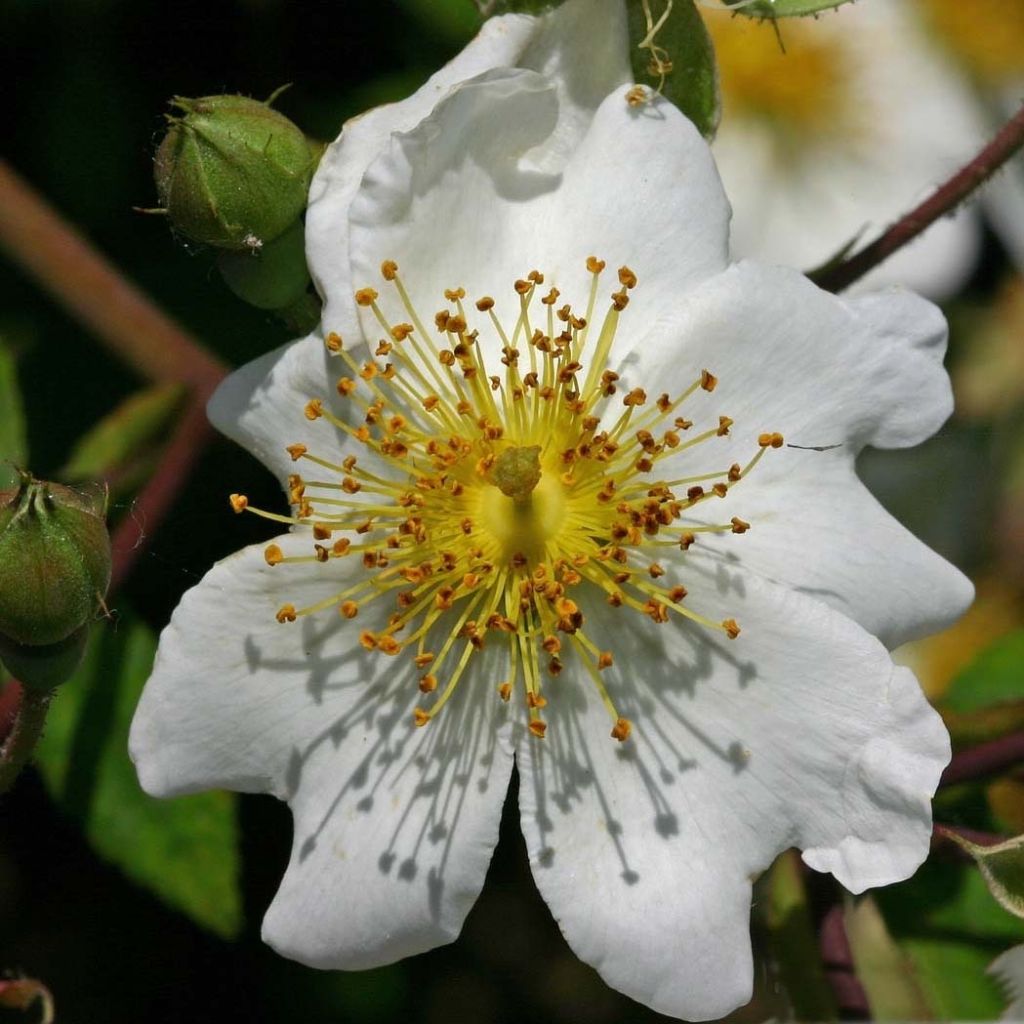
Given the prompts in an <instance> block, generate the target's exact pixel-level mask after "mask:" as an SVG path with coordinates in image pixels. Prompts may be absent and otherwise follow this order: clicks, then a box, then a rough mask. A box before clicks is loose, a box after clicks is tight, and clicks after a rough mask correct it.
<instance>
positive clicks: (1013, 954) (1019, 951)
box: [986, 945, 1024, 1021]
mask: <svg viewBox="0 0 1024 1024" xmlns="http://www.w3.org/2000/svg"><path fill="white" fill-rule="evenodd" d="M986 973H988V974H991V975H992V977H993V978H995V979H996V981H998V982H999V984H1000V986H1001V987H1002V989H1003V992H1004V993H1005V995H1006V1002H1007V1006H1006V1010H1005V1011H1004V1012H1003V1015H1002V1017H1001V1018H1000V1020H1008V1021H1019V1020H1021V1019H1024V945H1022V946H1012V947H1011V948H1010V949H1008V950H1007V951H1006V952H1005V953H1001V954H1000V955H999V956H997V957H996V958H995V960H993V961H992V963H991V964H989V967H988V971H987V972H986Z"/></svg>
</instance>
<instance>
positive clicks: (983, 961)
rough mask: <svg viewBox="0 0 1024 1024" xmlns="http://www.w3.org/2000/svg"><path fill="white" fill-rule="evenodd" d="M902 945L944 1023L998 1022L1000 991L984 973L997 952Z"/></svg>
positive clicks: (922, 942) (927, 941)
mask: <svg viewBox="0 0 1024 1024" xmlns="http://www.w3.org/2000/svg"><path fill="white" fill-rule="evenodd" d="M990 902H991V901H990ZM901 945H902V946H903V949H904V950H905V951H906V954H907V957H908V958H909V959H910V962H911V963H912V964H913V966H914V969H915V971H916V973H917V977H918V979H919V982H920V984H921V987H922V988H923V989H925V991H927V993H928V999H929V1001H930V1002H931V1004H932V1005H933V1006H934V1007H935V1013H936V1014H937V1016H938V1017H939V1018H940V1019H941V1020H995V1019H996V1018H997V1017H998V1016H999V1014H1000V1013H1001V1012H1002V1009H1003V1000H1002V997H1001V996H1000V993H999V988H998V986H997V985H996V984H995V982H994V981H993V979H992V978H991V977H989V975H987V974H986V973H985V972H986V969H987V968H988V965H989V962H990V961H991V960H992V957H993V956H994V954H995V952H996V950H994V949H992V948H991V947H987V946H984V945H973V944H970V943H964V942H955V941H949V940H946V939H933V938H920V939H918V938H915V939H908V940H906V941H905V942H903V943H901Z"/></svg>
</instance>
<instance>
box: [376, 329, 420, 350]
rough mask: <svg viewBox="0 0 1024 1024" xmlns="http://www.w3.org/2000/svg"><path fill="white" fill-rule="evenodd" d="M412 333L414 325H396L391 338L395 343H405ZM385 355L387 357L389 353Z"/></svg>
mask: <svg viewBox="0 0 1024 1024" xmlns="http://www.w3.org/2000/svg"><path fill="white" fill-rule="evenodd" d="M412 332H413V326H412V324H395V326H394V327H392V328H391V337H392V338H394V339H395V341H405V339H406V338H408V337H409V335H410V334H412ZM383 354H384V355H386V354H387V353H383Z"/></svg>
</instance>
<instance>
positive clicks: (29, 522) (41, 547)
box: [0, 473, 110, 671]
mask: <svg viewBox="0 0 1024 1024" xmlns="http://www.w3.org/2000/svg"><path fill="white" fill-rule="evenodd" d="M104 504H105V499H104V497H103V496H102V495H98V494H94V493H90V492H88V491H86V490H79V489H75V488H71V487H64V486H62V485H61V484H53V483H47V482H43V481H39V480H34V479H33V478H32V477H31V476H30V475H29V474H28V473H25V474H23V476H22V482H21V486H20V487H19V488H18V489H17V490H16V491H7V492H5V493H3V494H0V634H2V635H3V636H4V637H5V638H6V640H7V641H8V642H9V644H15V645H28V646H44V645H52V644H59V643H61V642H62V641H65V640H67V639H68V638H69V637H71V635H72V634H74V633H75V632H76V631H77V630H78V629H79V628H80V627H82V626H83V625H86V624H87V623H88V622H89V621H90V619H92V617H93V615H94V614H95V612H96V609H97V607H98V606H99V605H100V603H101V602H102V600H103V595H104V594H105V593H106V591H107V586H108V584H109V583H110V537H109V536H108V534H107V528H106V524H105V523H104V520H103V512H104V508H103V506H104ZM0 656H2V655H0ZM5 660H6V659H5ZM8 668H10V669H11V670H12V671H14V667H13V666H12V665H10V664H8Z"/></svg>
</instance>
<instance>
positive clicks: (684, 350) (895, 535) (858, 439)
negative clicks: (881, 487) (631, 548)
mask: <svg viewBox="0 0 1024 1024" xmlns="http://www.w3.org/2000/svg"><path fill="white" fill-rule="evenodd" d="M638 290H639V289H638ZM629 313H630V310H628V309H627V311H626V314H624V315H629ZM669 337H673V336H672V335H669ZM674 337H675V338H677V339H678V340H676V341H669V340H667V339H662V340H661V341H660V342H652V343H651V344H649V345H646V346H644V347H642V348H641V349H640V350H639V351H638V353H637V357H636V359H635V360H634V361H633V363H632V364H629V363H627V365H626V366H625V367H624V368H623V373H624V380H625V381H626V383H627V384H628V385H629V386H636V385H640V386H643V387H646V388H647V389H648V391H649V392H650V391H652V388H653V387H657V389H658V390H659V391H660V390H661V389H662V388H665V389H666V390H670V391H673V393H677V392H678V391H680V390H682V388H683V387H684V386H686V385H687V384H689V383H690V382H691V381H692V380H693V379H694V378H695V377H696V376H698V375H699V373H700V370H701V369H702V368H704V367H707V368H709V369H710V370H711V371H712V372H713V373H715V374H717V375H718V377H719V384H718V387H717V388H716V390H715V391H714V392H713V393H712V394H705V393H703V392H699V393H698V394H697V396H695V397H694V399H692V400H691V402H689V403H687V405H686V406H684V408H683V410H682V411H683V412H684V413H685V414H686V415H687V416H690V417H691V418H692V419H693V420H694V421H695V425H694V427H693V428H692V432H693V433H697V432H698V431H700V430H701V429H703V428H704V427H706V426H707V425H708V424H707V423H706V422H705V420H706V418H708V417H711V422H712V423H714V422H715V419H714V417H715V416H717V415H718V414H725V415H728V416H730V417H732V418H733V419H734V420H735V424H734V425H733V427H732V429H731V435H730V436H729V437H727V438H715V439H714V440H712V441H710V442H707V443H706V444H704V445H702V446H701V447H699V448H697V449H695V450H694V451H692V452H686V453H684V454H681V455H679V456H677V457H676V458H674V459H669V460H666V461H665V463H664V464H663V466H662V467H661V472H663V473H664V474H666V478H668V479H672V478H675V477H682V476H689V475H695V474H697V473H700V472H711V471H716V470H717V471H724V470H725V469H726V468H727V467H728V466H729V465H731V464H732V463H733V462H737V463H739V464H740V465H741V466H742V465H745V464H746V463H747V461H748V460H749V459H750V458H751V456H752V455H753V454H754V452H755V451H756V450H757V436H758V434H759V433H761V432H762V431H779V432H780V433H782V434H783V436H784V437H785V439H786V441H787V442H789V443H791V444H797V445H805V446H810V447H823V446H825V447H827V446H833V445H835V446H838V447H835V448H830V449H829V450H826V451H814V450H809V451H802V450H797V449H793V448H788V447H787V448H783V449H781V450H779V451H769V452H767V453H766V455H765V457H764V458H763V459H762V461H761V463H760V464H759V465H758V466H757V467H756V468H755V469H754V470H753V472H752V473H751V474H750V475H749V476H748V477H746V478H744V479H743V480H742V481H740V482H739V483H738V484H736V485H735V486H734V487H733V488H732V489H731V490H730V493H729V495H728V496H727V498H726V499H725V500H724V501H721V502H718V501H716V502H714V503H713V504H711V505H704V506H701V507H700V509H699V511H700V513H701V514H700V515H698V516H696V517H695V518H696V519H698V520H701V521H703V522H720V523H728V522H729V521H730V519H731V518H732V517H733V516H738V517H739V518H741V519H743V520H746V521H747V522H749V523H752V524H753V528H752V529H751V531H750V532H749V533H748V534H745V535H744V536H742V537H735V536H732V535H731V534H726V535H719V536H717V537H716V536H714V535H702V536H701V537H700V539H699V540H698V546H699V547H701V548H705V549H708V550H711V551H714V552H717V553H718V554H719V555H720V557H722V558H723V559H727V560H729V561H730V562H737V563H738V565H739V567H741V568H743V569H745V570H749V571H752V572H755V573H758V574H759V575H761V576H764V577H767V578H769V579H773V580H776V581H778V582H782V583H785V584H787V585H789V586H791V587H794V588H796V589H799V590H803V591H806V592H807V593H810V594H812V595H814V596H815V597H817V598H819V599H820V600H823V601H825V602H827V603H828V604H831V605H832V606H833V607H835V608H837V609H838V610H840V611H842V612H843V613H845V614H847V615H849V616H850V617H851V618H853V619H855V620H856V621H857V622H859V623H860V624H861V625H862V626H864V627H865V628H866V629H867V630H868V631H869V632H872V633H874V634H876V635H877V636H879V637H880V638H882V640H883V641H884V642H885V643H887V644H890V645H896V644H898V643H902V642H903V641H904V640H907V639H909V638H911V637H914V636H920V635H922V634H924V633H928V632H933V631H935V630H937V629H941V628H943V627H945V626H946V625H949V623H950V622H952V621H954V620H955V619H956V618H957V617H959V616H960V615H961V614H962V613H963V612H964V611H965V609H966V608H967V607H968V605H969V604H970V602H971V599H972V596H973V590H972V588H971V586H970V584H969V583H968V581H967V580H966V579H965V578H964V577H963V576H962V575H961V574H960V573H959V572H958V571H957V570H956V569H954V568H953V567H952V566H951V565H949V564H948V563H947V562H945V561H944V560H943V559H942V558H940V557H939V556H938V555H936V554H935V553H934V552H932V551H931V550H930V549H929V548H927V547H926V546H925V545H924V544H922V543H921V542H920V541H919V540H917V539H916V538H915V537H914V536H913V535H912V534H910V533H909V532H908V531H907V530H905V529H904V528H903V527H902V526H901V525H900V524H899V523H898V522H897V521H896V520H895V519H894V518H892V517H891V516H890V515H889V514H888V513H887V512H886V511H885V510H884V509H883V508H882V507H881V506H880V505H879V504H878V502H877V501H876V500H875V499H874V498H873V497H872V496H871V494H870V493H869V492H868V491H867V489H866V488H865V487H864V486H863V484H861V482H860V481H859V480H858V479H857V476H856V472H855V467H854V460H855V458H856V456H857V453H858V452H859V451H860V449H861V447H862V446H863V445H865V444H874V445H877V446H880V447H902V446H906V445H912V444H917V443H918V442H920V441H922V440H923V439H924V438H926V437H928V436H929V435H930V434H931V433H933V432H934V431H935V430H937V429H938V427H939V426H940V425H941V424H942V422H943V421H944V420H945V419H946V417H947V416H948V415H949V412H950V410H951V409H952V396H951V393H950V387H949V379H948V377H947V375H946V372H945V370H944V369H943V367H942V355H943V352H944V351H945V341H946V325H945V321H944V320H943V318H942V315H941V313H940V312H939V311H938V310H937V309H936V307H935V306H933V305H932V304H931V303H929V302H927V301H925V300H923V299H920V298H918V297H916V296H914V295H911V294H910V293H908V292H903V291H899V290H895V289H893V290H891V291H888V292H881V293H877V294H873V295H867V296H863V297H860V298H857V299H852V300H847V301H841V300H839V299H836V298H835V297H834V296H831V295H828V294H827V293H825V292H822V291H820V290H818V289H816V288H815V287H814V286H813V285H811V284H810V283H809V282H808V281H807V280H806V279H805V278H803V277H801V276H800V275H799V274H796V273H793V272H791V271H787V270H784V269H782V268H773V267H762V266H759V265H757V264H750V263H742V264H738V265H736V266H734V267H731V268H730V269H729V270H728V271H727V272H726V273H725V274H722V275H720V276H718V277H716V278H715V279H713V280H712V281H710V282H708V283H707V284H706V285H705V286H704V287H702V288H701V289H700V290H699V291H698V292H695V293H693V294H691V295H690V296H689V297H688V299H687V300H686V301H684V302H683V303H681V304H680V307H679V310H678V318H677V327H676V334H675V335H674ZM648 382H657V383H656V384H652V383H648ZM690 410H692V412H691V411H690ZM937 497H938V498H939V500H941V497H940V496H937Z"/></svg>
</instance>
